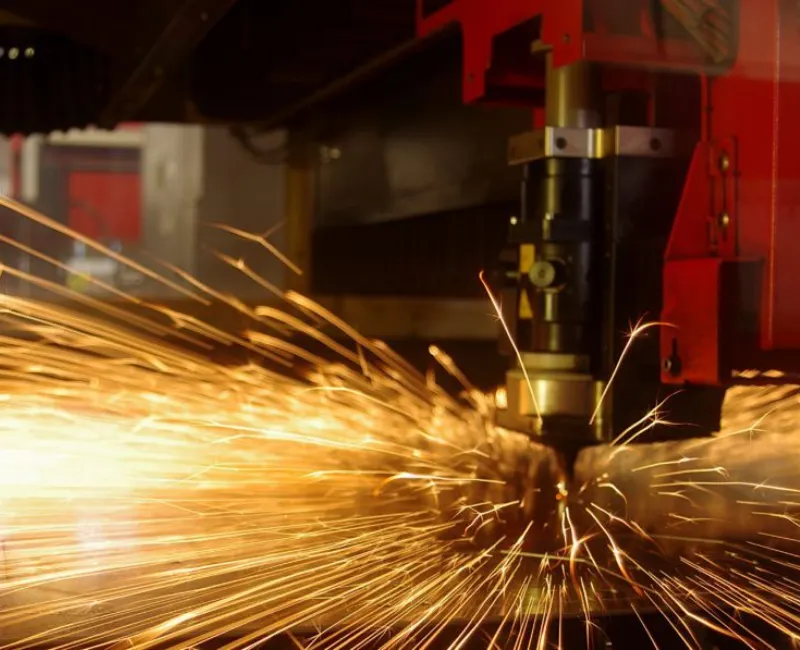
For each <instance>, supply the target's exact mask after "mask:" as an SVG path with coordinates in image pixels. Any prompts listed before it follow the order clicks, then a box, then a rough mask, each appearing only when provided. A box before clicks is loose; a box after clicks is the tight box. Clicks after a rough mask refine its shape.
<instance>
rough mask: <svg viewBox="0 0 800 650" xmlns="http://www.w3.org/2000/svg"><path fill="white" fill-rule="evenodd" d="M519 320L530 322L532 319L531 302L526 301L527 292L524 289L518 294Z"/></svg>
mask: <svg viewBox="0 0 800 650" xmlns="http://www.w3.org/2000/svg"><path fill="white" fill-rule="evenodd" d="M519 318H520V320H530V319H532V318H533V309H531V301H530V300H528V292H527V291H525V290H524V289H523V290H522V292H521V293H520V294H519Z"/></svg>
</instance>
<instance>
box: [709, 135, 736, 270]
mask: <svg viewBox="0 0 800 650" xmlns="http://www.w3.org/2000/svg"><path fill="white" fill-rule="evenodd" d="M737 162H738V159H737V147H736V140H735V139H734V138H725V139H724V140H718V141H715V142H714V143H713V144H712V146H711V151H710V155H709V161H708V163H709V175H710V176H711V215H710V218H709V223H708V246H709V252H710V253H711V254H712V255H717V256H720V257H734V256H735V255H736V217H737V205H736V182H737V176H738V172H737V169H738V165H737Z"/></svg>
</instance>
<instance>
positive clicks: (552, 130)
mask: <svg viewBox="0 0 800 650" xmlns="http://www.w3.org/2000/svg"><path fill="white" fill-rule="evenodd" d="M679 151H680V146H679V142H678V138H677V135H676V133H675V132H674V131H672V130H670V129H654V128H650V127H639V126H614V127H609V128H606V129H583V128H566V127H552V126H548V127H545V128H544V129H540V130H538V131H528V132H526V133H521V134H519V135H515V136H512V137H511V138H510V139H509V143H508V162H509V164H510V165H522V164H525V163H529V162H533V161H535V160H540V159H542V158H609V157H613V156H631V157H647V158H662V157H669V156H674V155H676V154H678V153H679Z"/></svg>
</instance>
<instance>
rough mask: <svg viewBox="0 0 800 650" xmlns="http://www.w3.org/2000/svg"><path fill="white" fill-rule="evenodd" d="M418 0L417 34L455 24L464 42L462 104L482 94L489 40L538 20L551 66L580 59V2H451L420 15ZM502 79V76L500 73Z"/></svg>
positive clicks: (488, 65)
mask: <svg viewBox="0 0 800 650" xmlns="http://www.w3.org/2000/svg"><path fill="white" fill-rule="evenodd" d="M422 4H423V0H417V34H418V35H419V36H420V37H425V36H428V35H430V34H432V33H434V32H436V31H438V30H440V29H442V28H444V27H448V26H451V25H453V24H458V25H460V27H461V31H462V35H463V43H464V66H463V99H464V101H465V102H466V103H471V102H474V101H477V100H480V99H482V98H483V97H484V96H485V95H486V90H487V88H486V86H487V75H488V74H489V71H490V69H491V67H492V47H493V44H494V39H495V37H497V36H499V35H501V34H504V33H506V32H508V31H509V30H511V29H512V28H514V27H516V26H518V25H521V24H523V23H525V22H527V21H529V20H531V19H532V18H535V17H537V16H541V15H542V14H543V13H545V11H546V10H548V9H550V8H551V7H553V6H556V5H557V9H558V10H557V11H547V12H546V18H545V20H544V22H543V26H542V31H543V40H544V41H545V42H547V43H550V44H552V45H553V46H554V48H553V56H554V59H555V61H556V64H557V65H561V64H563V63H569V62H570V61H573V60H575V59H577V58H580V55H581V47H582V42H583V0H566V1H563V2H556V1H555V0H502V1H500V0H453V1H452V2H451V3H450V4H448V5H446V6H445V7H444V8H442V9H441V10H439V11H437V12H435V13H433V14H431V15H429V16H425V15H424V14H423V11H422ZM501 74H504V72H501Z"/></svg>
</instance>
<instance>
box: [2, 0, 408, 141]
mask: <svg viewBox="0 0 800 650" xmlns="http://www.w3.org/2000/svg"><path fill="white" fill-rule="evenodd" d="M414 5H415V2H414V0H380V1H379V2H376V1H375V0H326V1H325V2H320V1H319V0H270V1H268V2H265V1H264V0H136V1H135V2H108V1H107V0H102V1H101V0H82V1H81V2H77V3H65V2H62V1H61V0H4V1H3V2H2V9H0V131H3V132H5V133H15V132H20V133H33V132H47V131H51V130H56V129H65V128H71V127H84V126H86V125H90V124H94V125H98V126H102V127H111V126H113V125H115V124H117V123H119V122H124V121H169V122H224V123H230V122H257V123H260V124H269V123H274V124H279V123H280V124H284V123H286V122H287V121H290V120H292V119H294V118H295V117H297V116H298V115H300V114H301V113H302V112H303V111H304V110H306V109H308V108H309V107H311V106H313V105H314V104H315V103H316V102H317V101H318V100H320V99H323V98H325V97H327V96H329V95H332V94H335V93H336V92H337V91H338V90H341V89H343V88H345V87H346V86H348V85H349V84H350V83H351V82H353V81H354V80H356V79H359V78H361V77H362V76H365V75H368V74H370V73H377V72H378V71H380V70H381V69H382V68H383V67H385V66H387V65H390V64H391V63H392V62H393V61H394V60H396V59H397V58H400V57H402V56H403V55H404V54H407V53H410V52H412V51H414V50H415V49H416V48H417V46H418V44H417V43H416V41H415V38H414V16H415V7H414Z"/></svg>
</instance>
